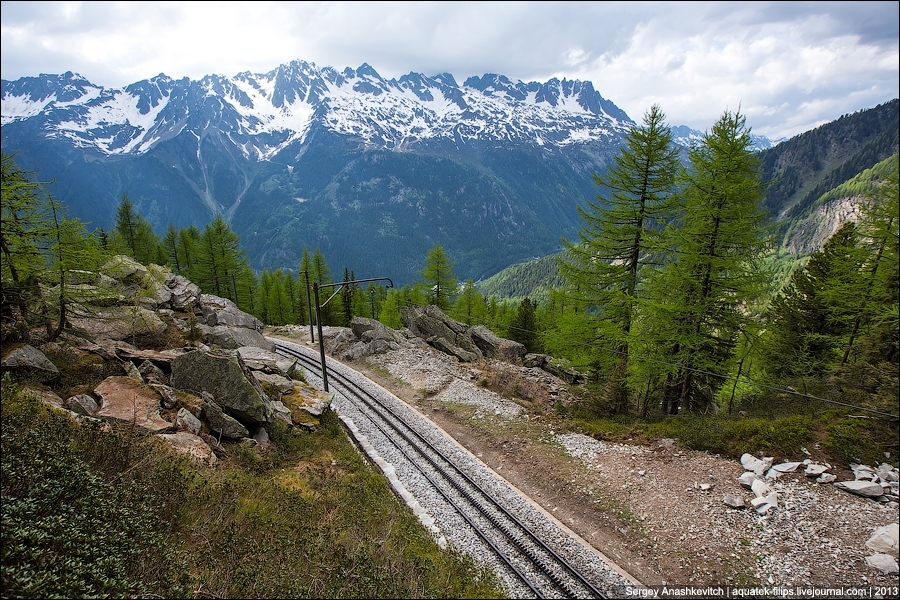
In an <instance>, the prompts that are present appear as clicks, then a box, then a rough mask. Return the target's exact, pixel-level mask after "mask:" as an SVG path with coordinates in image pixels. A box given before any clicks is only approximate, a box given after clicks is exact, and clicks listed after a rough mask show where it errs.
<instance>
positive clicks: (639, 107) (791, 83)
mask: <svg viewBox="0 0 900 600" xmlns="http://www.w3.org/2000/svg"><path fill="white" fill-rule="evenodd" d="M898 6H900V3H898V2H894V1H891V2H364V3H356V2H247V3H245V2H3V3H2V54H0V57H2V58H0V60H2V77H3V79H7V80H12V79H18V78H19V77H25V76H34V75H38V74H39V73H63V72H65V71H75V72H77V73H80V74H81V75H83V76H85V77H87V78H88V79H89V80H91V81H92V82H93V83H96V84H99V85H103V86H107V87H122V86H125V85H127V84H129V83H133V82H135V81H139V80H142V79H146V78H149V77H152V76H154V75H157V74H159V73H165V74H166V75H169V76H170V77H174V78H181V77H184V76H187V77H190V78H192V79H197V78H200V77H202V76H203V75H207V74H211V73H215V74H220V75H226V76H231V75H235V74H237V73H239V72H241V71H251V72H254V73H265V72H268V71H271V70H272V69H274V68H275V67H277V66H278V65H279V64H282V63H285V62H288V61H290V60H293V59H302V60H306V61H308V62H313V63H315V64H316V65H317V66H319V67H324V66H331V67H334V68H336V69H338V70H342V69H343V68H344V67H348V66H349V67H352V68H356V67H358V66H359V65H361V64H362V63H368V64H370V65H372V67H374V68H375V70H377V71H378V72H379V73H380V74H381V75H382V76H383V77H385V78H388V79H390V78H393V77H399V76H401V75H403V74H405V73H409V72H411V71H415V72H418V73H423V74H425V75H435V74H438V73H443V72H448V73H451V74H453V76H454V77H455V78H456V80H457V81H458V82H460V83H462V82H463V81H465V79H467V78H468V77H470V76H472V75H483V74H485V73H499V74H503V75H506V76H507V77H509V78H510V79H513V80H516V79H520V80H522V81H546V80H547V79H550V78H551V77H558V78H563V77H565V78H569V79H582V80H589V81H591V82H593V84H594V87H595V88H596V89H597V91H599V92H600V94H601V95H603V96H604V97H606V98H608V99H610V100H612V101H613V102H614V103H615V104H616V105H618V106H619V107H621V108H623V109H624V110H625V111H626V112H627V113H628V114H629V116H631V117H632V118H633V119H635V120H636V121H639V120H640V119H641V117H642V116H643V114H644V112H645V111H646V110H647V108H649V106H650V105H651V104H653V103H654V102H656V103H659V104H660V106H662V108H663V110H664V111H665V113H666V114H667V115H668V117H669V122H670V124H672V125H689V126H690V127H693V128H694V129H698V130H701V131H705V130H707V129H708V128H709V127H710V126H711V125H712V124H713V123H714V122H715V120H716V119H717V118H718V117H719V116H721V114H722V113H723V112H724V111H725V110H726V109H728V110H732V111H733V110H736V109H737V108H738V107H740V109H741V111H742V112H743V113H744V114H745V115H747V122H748V124H749V125H750V126H751V127H752V128H753V131H754V132H755V133H759V134H763V135H766V136H768V137H770V138H773V139H776V138H779V137H782V136H785V137H789V136H793V135H796V134H799V133H802V132H804V131H807V130H809V129H812V128H814V127H816V126H818V125H821V124H823V123H827V122H829V121H833V120H835V119H837V118H838V117H840V116H841V115H843V114H847V113H851V112H854V111H857V110H861V109H866V108H871V107H873V106H875V105H876V104H879V103H883V102H887V101H890V100H892V99H894V98H895V97H897V96H898V87H900V76H898V75H900V52H898V37H900V35H898V20H900V19H898Z"/></svg>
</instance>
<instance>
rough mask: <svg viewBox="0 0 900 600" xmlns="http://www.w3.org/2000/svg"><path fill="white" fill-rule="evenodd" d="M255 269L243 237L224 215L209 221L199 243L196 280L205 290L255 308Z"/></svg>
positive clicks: (241, 305) (242, 306) (244, 307)
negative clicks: (246, 250) (248, 255)
mask: <svg viewBox="0 0 900 600" xmlns="http://www.w3.org/2000/svg"><path fill="white" fill-rule="evenodd" d="M253 279H254V275H253V271H252V270H251V269H250V267H249V264H248V262H247V258H246V256H245V254H244V249H243V248H242V247H241V240H240V238H239V237H238V235H237V234H236V233H234V232H233V231H232V230H231V227H230V226H229V225H228V223H226V222H225V219H223V218H222V216H221V215H216V217H215V218H214V219H213V220H212V221H210V222H209V223H208V224H207V225H206V227H205V228H204V230H203V234H202V236H201V238H200V243H199V244H198V245H197V264H196V268H195V281H194V283H196V284H197V285H199V286H200V289H202V290H203V291H204V292H206V293H209V294H215V295H216V296H220V297H222V298H228V299H230V300H232V301H233V302H234V303H235V304H237V305H238V306H239V307H241V308H242V309H248V310H251V311H252V304H253V301H252V290H253V288H254V285H253V283H254V282H253Z"/></svg>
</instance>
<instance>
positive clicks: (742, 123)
mask: <svg viewBox="0 0 900 600" xmlns="http://www.w3.org/2000/svg"><path fill="white" fill-rule="evenodd" d="M689 163H690V164H689V168H688V170H687V171H686V172H685V180H684V183H683V186H682V187H683V189H682V191H681V193H680V195H679V197H680V199H681V202H682V207H681V213H680V216H679V217H678V219H677V220H676V221H675V223H674V224H672V225H671V226H669V227H667V228H666V238H667V239H666V240H665V244H664V245H665V246H666V250H667V251H668V252H671V256H672V257H673V259H672V260H671V262H668V263H666V264H665V265H664V266H663V267H662V268H661V269H658V270H653V271H651V272H650V273H651V275H652V276H651V277H650V279H649V282H650V293H648V295H647V298H648V301H647V302H646V303H644V306H642V307H641V308H642V310H643V311H644V312H645V313H647V314H648V317H649V318H648V320H647V323H646V327H643V328H642V329H643V331H642V334H643V335H644V336H646V337H647V338H648V339H649V341H650V342H651V343H654V342H655V343H656V344H657V345H656V346H655V347H656V348H658V349H661V350H662V351H663V352H664V356H663V357H661V359H662V360H663V361H665V362H666V363H668V364H669V365H670V366H669V367H668V372H667V381H666V387H665V393H664V406H665V409H666V412H667V413H668V414H676V413H677V412H678V411H679V410H680V409H681V408H685V409H687V410H690V411H696V410H706V409H708V408H709V407H710V405H711V404H712V403H713V402H714V400H715V394H716V392H717V391H718V388H719V386H720V385H721V382H722V379H721V377H720V375H721V374H724V373H725V372H727V365H728V363H729V361H730V360H731V358H732V357H733V351H734V348H735V345H736V342H737V339H738V336H740V335H741V334H746V333H748V331H749V330H750V329H751V328H752V325H753V319H752V317H751V314H750V311H749V308H750V307H751V306H752V305H753V303H754V302H756V301H757V300H758V299H759V298H760V297H761V296H762V295H763V294H764V292H765V290H766V286H767V284H768V281H769V276H768V274H767V273H766V272H765V270H764V268H763V265H762V257H763V255H764V254H765V253H766V252H767V251H768V249H769V246H770V244H769V241H770V237H769V230H768V222H767V216H766V212H765V209H764V206H763V198H764V195H763V187H762V184H761V181H760V174H759V166H758V159H757V157H756V155H755V154H754V153H753V152H752V151H751V139H750V130H749V129H748V128H747V127H746V117H744V115H741V114H740V111H738V112H736V113H732V112H730V111H727V110H726V111H725V113H724V115H723V116H722V117H721V118H720V119H719V120H718V121H717V122H716V123H715V124H714V125H713V127H712V129H711V130H710V131H709V132H707V133H706V134H705V135H704V136H703V139H702V141H701V142H700V143H699V144H696V145H695V146H693V147H692V148H691V149H690V152H689Z"/></svg>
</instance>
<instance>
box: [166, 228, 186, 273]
mask: <svg viewBox="0 0 900 600" xmlns="http://www.w3.org/2000/svg"><path fill="white" fill-rule="evenodd" d="M162 246H163V248H164V249H165V252H166V257H167V258H168V262H169V264H170V265H171V266H172V267H173V268H174V269H175V272H176V273H181V269H182V265H181V262H182V261H181V260H179V259H180V258H181V257H180V256H179V254H178V231H177V230H176V229H175V226H174V225H172V224H171V223H169V226H168V227H167V228H166V235H165V236H164V237H163V240H162Z"/></svg>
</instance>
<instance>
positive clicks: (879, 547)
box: [866, 523, 900, 558]
mask: <svg viewBox="0 0 900 600" xmlns="http://www.w3.org/2000/svg"><path fill="white" fill-rule="evenodd" d="M866 547H867V548H869V549H870V550H874V551H875V552H880V553H882V554H890V555H891V556H893V557H895V558H896V557H897V556H898V548H900V525H898V524H897V523H889V524H887V525H885V526H884V527H879V528H878V529H876V530H875V533H873V534H872V537H870V538H869V540H868V541H867V542H866Z"/></svg>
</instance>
